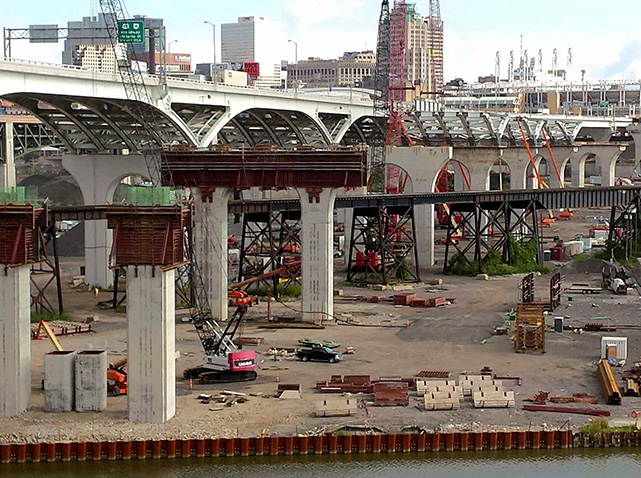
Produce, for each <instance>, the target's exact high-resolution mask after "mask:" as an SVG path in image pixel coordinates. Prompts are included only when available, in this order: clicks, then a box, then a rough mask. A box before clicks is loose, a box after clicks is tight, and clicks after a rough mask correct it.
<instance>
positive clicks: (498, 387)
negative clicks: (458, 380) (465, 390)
mask: <svg viewBox="0 0 641 478" xmlns="http://www.w3.org/2000/svg"><path fill="white" fill-rule="evenodd" d="M471 390H472V393H471V394H470V395H474V394H475V393H476V392H504V391H505V389H504V388H503V386H502V382H501V381H500V380H493V381H492V382H480V383H477V384H474V385H472V386H471Z"/></svg>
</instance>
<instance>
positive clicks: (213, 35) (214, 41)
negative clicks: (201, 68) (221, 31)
mask: <svg viewBox="0 0 641 478" xmlns="http://www.w3.org/2000/svg"><path fill="white" fill-rule="evenodd" d="M205 23H207V24H209V25H211V28H212V40H213V44H214V68H216V25H214V24H213V23H212V22H210V21H208V20H205Z"/></svg>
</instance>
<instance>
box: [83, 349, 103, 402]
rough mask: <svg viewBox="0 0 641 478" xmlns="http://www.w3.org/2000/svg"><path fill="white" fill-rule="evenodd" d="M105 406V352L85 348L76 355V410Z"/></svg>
mask: <svg viewBox="0 0 641 478" xmlns="http://www.w3.org/2000/svg"><path fill="white" fill-rule="evenodd" d="M105 408H107V352H106V351H104V350H85V351H82V352H78V354H77V355H76V411H77V412H101V411H103V410H104V409H105Z"/></svg>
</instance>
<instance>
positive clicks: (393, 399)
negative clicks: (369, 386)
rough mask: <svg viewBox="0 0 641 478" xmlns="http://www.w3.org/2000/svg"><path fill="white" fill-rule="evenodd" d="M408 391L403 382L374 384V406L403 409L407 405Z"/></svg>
mask: <svg viewBox="0 0 641 478" xmlns="http://www.w3.org/2000/svg"><path fill="white" fill-rule="evenodd" d="M409 401H410V399H409V390H408V387H407V383H404V382H400V383H399V382H378V383H375V384H374V406H376V407H399V406H402V407H405V406H407V405H409Z"/></svg>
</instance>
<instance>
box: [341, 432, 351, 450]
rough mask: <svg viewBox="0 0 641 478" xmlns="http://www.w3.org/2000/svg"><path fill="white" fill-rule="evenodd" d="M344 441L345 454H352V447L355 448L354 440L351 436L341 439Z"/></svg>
mask: <svg viewBox="0 0 641 478" xmlns="http://www.w3.org/2000/svg"><path fill="white" fill-rule="evenodd" d="M341 439H342V441H343V453H348V454H349V453H352V447H353V446H354V440H353V437H352V436H351V435H347V436H343V437H341Z"/></svg>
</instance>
